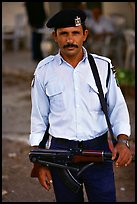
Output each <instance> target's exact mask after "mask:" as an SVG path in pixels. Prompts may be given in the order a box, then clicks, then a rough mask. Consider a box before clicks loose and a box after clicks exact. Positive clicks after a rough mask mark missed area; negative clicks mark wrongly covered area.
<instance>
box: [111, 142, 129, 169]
mask: <svg viewBox="0 0 137 204" xmlns="http://www.w3.org/2000/svg"><path fill="white" fill-rule="evenodd" d="M112 155H113V156H112V160H115V159H116V156H117V155H118V158H117V160H116V162H115V164H116V167H119V166H128V165H129V164H130V163H131V161H132V159H133V156H132V152H131V150H130V148H128V147H127V145H126V144H123V143H119V142H118V143H117V144H116V146H115V148H114V151H113V152H112Z"/></svg>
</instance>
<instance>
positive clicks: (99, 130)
mask: <svg viewBox="0 0 137 204" xmlns="http://www.w3.org/2000/svg"><path fill="white" fill-rule="evenodd" d="M85 20H86V15H85V13H84V12H83V11H82V10H79V9H65V10H62V11H60V12H58V13H57V14H55V15H54V16H53V17H52V18H51V19H49V21H48V22H47V27H48V28H53V33H52V35H53V38H54V40H55V42H56V43H57V44H58V46H59V52H58V54H56V55H51V56H49V57H47V58H45V59H44V60H42V61H41V62H40V63H39V64H38V66H37V68H36V70H35V73H34V79H33V81H32V112H31V134H30V138H29V141H30V145H31V146H32V149H33V148H37V147H38V146H39V144H40V142H41V141H42V139H43V136H44V133H45V130H46V129H47V127H48V124H49V125H50V127H49V140H48V143H47V144H46V146H47V145H48V148H51V149H70V148H71V149H73V148H77V147H81V148H83V149H89V150H92V149H94V150H97V149H103V150H104V151H109V145H108V142H107V135H108V134H107V131H108V127H107V123H106V120H105V116H104V113H103V112H102V109H101V105H100V101H99V97H98V90H97V87H96V84H95V81H94V77H93V74H92V71H91V67H90V64H89V61H88V58H87V51H86V49H85V48H84V47H83V43H84V42H85V40H86V38H87V36H88V30H87V29H86V27H85ZM93 57H94V60H95V62H96V64H97V67H98V71H99V74H100V78H101V82H102V87H103V91H104V93H105V95H106V96H107V104H108V108H109V118H110V121H111V123H112V128H113V131H114V135H115V137H116V139H117V144H116V145H115V147H114V150H113V156H112V160H114V159H115V158H116V155H117V153H118V154H119V157H118V159H117V160H116V162H115V164H116V166H128V165H129V164H130V162H131V160H132V155H131V151H130V149H129V148H128V146H127V141H128V138H129V136H130V124H129V114H128V110H127V106H126V103H125V100H124V98H123V95H122V93H121V90H120V88H119V86H117V83H116V80H115V77H114V74H113V73H112V70H111V71H110V72H111V73H110V76H109V81H108V86H107V87H106V78H107V74H108V63H109V64H110V66H111V68H112V65H111V60H110V59H108V58H105V57H101V56H98V55H93ZM46 148H47V147H46ZM113 174H114V173H113V162H103V163H98V164H94V165H92V166H90V167H88V168H87V169H86V170H85V171H83V173H82V175H81V180H82V181H83V184H84V185H85V189H86V193H87V197H88V200H89V202H115V201H116V195H115V184H114V175H113ZM31 175H32V177H35V176H37V177H38V179H39V182H40V183H41V185H42V186H43V187H44V188H45V189H46V190H49V189H50V187H51V183H52V181H53V187H54V192H55V196H56V201H57V202H84V198H83V189H82V188H83V187H82V188H81V189H80V190H79V192H78V193H73V192H72V191H71V190H70V189H68V187H67V186H66V185H65V184H64V181H63V179H62V178H61V177H60V176H59V175H58V171H57V170H56V168H52V169H51V170H49V169H48V168H47V167H43V166H41V165H39V164H35V165H34V168H33V170H32V174H31ZM74 176H75V175H74Z"/></svg>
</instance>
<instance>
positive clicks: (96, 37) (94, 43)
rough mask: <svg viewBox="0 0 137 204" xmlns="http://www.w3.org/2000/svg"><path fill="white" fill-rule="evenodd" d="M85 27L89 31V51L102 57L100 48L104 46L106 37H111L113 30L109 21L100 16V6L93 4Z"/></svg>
mask: <svg viewBox="0 0 137 204" xmlns="http://www.w3.org/2000/svg"><path fill="white" fill-rule="evenodd" d="M87 27H88V29H89V31H90V32H89V39H90V40H89V46H90V50H91V51H92V52H95V53H97V54H103V55H104V53H101V50H102V46H105V44H104V43H105V40H106V37H111V36H113V34H114V32H115V29H114V26H113V23H112V22H111V20H110V19H109V18H108V17H106V16H104V15H103V14H102V8H101V5H100V4H95V5H93V6H92V7H91V15H90V17H89V18H87ZM90 43H91V44H90Z"/></svg>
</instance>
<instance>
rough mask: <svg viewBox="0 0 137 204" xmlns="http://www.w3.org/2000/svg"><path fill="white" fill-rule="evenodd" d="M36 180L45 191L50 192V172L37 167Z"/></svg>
mask: <svg viewBox="0 0 137 204" xmlns="http://www.w3.org/2000/svg"><path fill="white" fill-rule="evenodd" d="M38 179H39V182H40V184H41V185H42V186H43V187H44V188H45V189H46V190H48V191H49V190H50V188H51V184H52V177H51V174H50V170H49V169H48V168H47V167H43V166H41V167H39V171H38Z"/></svg>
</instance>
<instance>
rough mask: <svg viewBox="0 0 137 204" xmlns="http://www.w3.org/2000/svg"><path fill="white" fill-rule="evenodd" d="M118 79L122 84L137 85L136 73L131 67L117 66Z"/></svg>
mask: <svg viewBox="0 0 137 204" xmlns="http://www.w3.org/2000/svg"><path fill="white" fill-rule="evenodd" d="M116 79H117V81H118V83H119V84H120V85H128V86H135V73H134V72H133V71H131V70H129V69H124V68H117V69H116Z"/></svg>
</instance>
